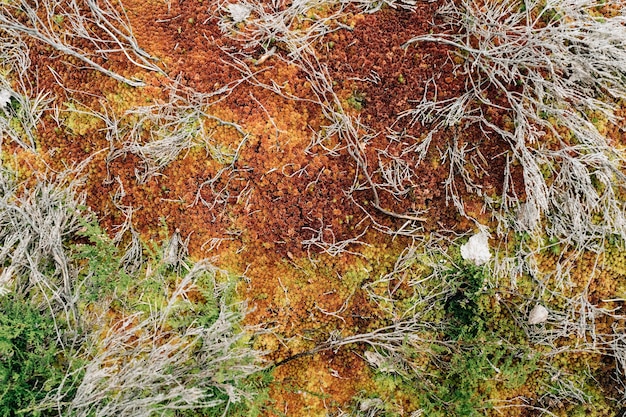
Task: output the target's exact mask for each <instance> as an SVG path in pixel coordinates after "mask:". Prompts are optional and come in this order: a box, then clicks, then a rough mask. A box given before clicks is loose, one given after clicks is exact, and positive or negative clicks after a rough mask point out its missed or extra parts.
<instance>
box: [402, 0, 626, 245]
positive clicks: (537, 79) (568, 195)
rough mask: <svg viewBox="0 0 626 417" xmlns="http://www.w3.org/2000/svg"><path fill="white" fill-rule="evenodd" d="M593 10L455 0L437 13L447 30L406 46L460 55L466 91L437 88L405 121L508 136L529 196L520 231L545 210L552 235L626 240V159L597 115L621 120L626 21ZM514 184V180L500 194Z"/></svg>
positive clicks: (584, 241)
mask: <svg viewBox="0 0 626 417" xmlns="http://www.w3.org/2000/svg"><path fill="white" fill-rule="evenodd" d="M604 4H605V5H606V6H607V7H609V8H610V7H616V8H618V10H619V8H620V7H621V6H620V4H619V3H610V2H609V3H604ZM596 6H598V3H597V2H595V1H593V0H548V1H531V2H525V3H524V5H523V7H522V5H521V4H520V3H518V2H516V1H504V2H501V1H487V2H486V3H485V2H478V1H473V0H464V1H461V2H450V3H447V4H446V5H445V6H444V7H442V8H441V10H440V12H439V13H440V15H441V16H442V18H443V19H444V21H445V28H447V29H448V30H449V31H448V32H445V33H436V34H429V35H423V36H418V37H415V38H413V39H411V40H410V41H409V42H407V44H406V45H405V47H406V46H409V45H411V44H414V43H416V42H436V43H442V44H445V45H449V46H452V47H454V48H456V49H457V51H458V55H459V57H460V59H462V60H463V64H461V65H460V67H461V68H459V69H457V71H463V72H464V73H466V74H467V75H468V76H469V78H468V82H467V85H466V87H467V92H466V93H465V94H463V95H461V96H460V97H457V98H452V99H447V100H438V99H437V94H436V93H435V92H434V91H435V90H433V88H432V86H431V92H430V93H429V94H426V95H424V97H423V98H422V100H421V101H420V102H418V104H417V105H416V106H415V108H414V109H412V110H409V111H407V112H405V113H404V114H403V115H402V117H408V118H411V120H412V121H413V122H414V123H421V124H424V125H427V124H428V125H431V127H433V128H434V129H446V128H449V127H452V126H460V125H463V124H465V123H469V124H474V123H476V124H479V125H480V126H481V128H482V129H483V131H484V132H485V134H486V135H494V134H495V135H499V136H500V137H502V138H503V139H504V140H506V141H507V142H508V144H509V145H510V149H511V151H510V152H511V155H512V156H513V157H514V159H516V160H517V161H519V163H520V164H521V166H522V168H523V171H524V181H525V189H526V201H525V202H524V203H523V204H519V205H516V206H517V207H516V208H517V209H518V210H519V212H520V216H519V218H518V221H516V225H517V227H519V228H520V229H521V230H524V231H535V230H537V228H538V226H539V224H540V220H541V219H542V218H543V216H546V218H547V220H548V223H549V227H550V232H554V233H557V234H559V235H561V236H568V239H569V240H570V242H572V243H575V244H579V245H583V246H585V245H588V244H589V242H590V241H592V240H594V239H597V238H598V237H602V236H605V235H606V234H608V233H617V234H619V235H621V236H626V228H625V226H624V225H625V224H626V217H625V215H624V206H623V203H622V202H620V201H619V199H618V198H617V197H616V193H617V192H618V189H620V188H622V186H623V183H624V174H623V173H622V168H623V157H622V156H621V155H620V154H619V153H618V152H617V151H616V150H615V149H614V148H613V147H612V146H611V144H610V140H609V139H607V138H606V137H605V136H604V135H603V133H601V131H600V130H599V129H598V127H597V121H596V120H594V118H599V119H600V121H602V122H608V123H613V122H616V117H615V115H614V109H615V105H614V103H616V102H617V101H618V100H620V99H624V98H625V97H626V82H625V80H624V74H625V73H626V64H624V63H626V48H625V47H624V43H623V39H624V38H625V36H626V26H625V25H624V23H625V17H624V14H623V13H621V14H616V15H613V16H599V15H598V14H597V13H595V12H594V11H593V8H594V7H596ZM494 91H495V92H497V93H496V94H497V95H498V96H499V98H498V101H497V102H496V101H495V99H494V98H493V96H492V94H490V93H491V92H494ZM487 107H493V108H496V109H498V110H501V111H504V112H505V113H506V114H508V115H510V117H511V120H512V122H511V126H510V127H503V126H497V125H495V124H493V123H491V122H489V121H488V118H487V117H486V115H485V114H484V109H485V108H487ZM594 123H596V124H594ZM546 139H550V141H552V142H553V143H556V148H554V147H551V146H549V145H548V143H547V142H546ZM457 153H458V152H457ZM458 156H459V157H462V156H463V155H460V154H459V155H458ZM466 163H469V161H466ZM546 167H548V170H549V172H546ZM511 184H512V181H510V179H507V181H506V185H507V186H508V187H509V188H507V189H505V190H504V192H503V197H502V198H505V196H507V194H508V193H510V192H511V188H510V185H511ZM507 197H508V198H509V199H510V196H507ZM594 216H600V217H601V219H602V220H601V221H594V220H593V218H594Z"/></svg>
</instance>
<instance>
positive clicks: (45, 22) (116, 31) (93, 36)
mask: <svg viewBox="0 0 626 417" xmlns="http://www.w3.org/2000/svg"><path fill="white" fill-rule="evenodd" d="M123 10H124V8H123V6H122V5H121V4H114V3H111V2H109V1H108V0H101V1H97V0H87V1H85V2H78V1H75V0H69V1H65V0H43V1H39V0H35V1H34V2H30V1H27V0H20V1H17V2H4V3H2V4H1V5H0V29H1V30H3V31H5V33H9V34H19V35H22V36H27V37H31V38H34V39H36V40H38V41H40V42H42V43H44V44H46V45H49V46H51V47H52V48H54V49H56V50H57V51H59V52H60V53H61V54H64V55H68V56H71V57H73V58H76V59H78V60H79V61H81V62H83V63H84V64H86V65H87V66H88V67H91V68H93V69H95V70H97V71H99V72H102V73H103V74H105V75H107V76H109V77H111V78H114V79H115V80H118V81H120V82H123V83H126V84H128V85H130V86H135V87H138V86H142V85H144V84H143V82H142V81H139V80H136V79H130V78H127V77H125V76H123V75H121V74H119V73H116V72H114V71H112V70H110V69H107V68H105V67H103V66H102V65H100V64H99V63H98V62H97V61H98V60H99V58H100V57H103V58H105V60H106V59H108V55H110V54H111V53H116V52H120V53H122V54H124V56H125V57H126V59H128V61H129V62H130V63H132V64H133V65H135V66H137V67H138V68H141V69H145V70H149V71H156V72H160V73H162V70H161V69H160V68H159V67H158V66H157V65H156V64H155V63H154V58H152V57H151V56H150V55H149V54H147V53H146V52H145V51H143V50H142V49H141V48H140V47H139V45H138V44H137V41H136V39H135V37H134V35H133V31H132V28H131V27H130V24H129V22H128V19H127V17H126V15H125V14H124V11H123ZM81 43H87V44H88V45H89V46H90V47H89V48H86V47H84V46H82V45H80V44H81ZM79 45H80V46H79Z"/></svg>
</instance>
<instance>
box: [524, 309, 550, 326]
mask: <svg viewBox="0 0 626 417" xmlns="http://www.w3.org/2000/svg"><path fill="white" fill-rule="evenodd" d="M546 320H548V309H547V308H545V307H544V306H542V305H541V304H537V305H535V307H533V309H532V310H530V313H529V314H528V324H540V323H543V322H545V321H546Z"/></svg>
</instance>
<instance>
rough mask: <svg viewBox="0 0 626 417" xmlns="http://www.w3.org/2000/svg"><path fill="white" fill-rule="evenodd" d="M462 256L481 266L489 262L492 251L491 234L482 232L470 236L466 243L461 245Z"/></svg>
mask: <svg viewBox="0 0 626 417" xmlns="http://www.w3.org/2000/svg"><path fill="white" fill-rule="evenodd" d="M461 257H463V259H465V260H466V261H472V262H474V264H475V265H477V266H480V265H482V264H484V263H487V262H489V259H491V252H489V234H488V233H486V232H480V233H477V234H475V235H474V236H472V237H470V238H469V240H468V241H467V243H466V244H464V245H462V246H461Z"/></svg>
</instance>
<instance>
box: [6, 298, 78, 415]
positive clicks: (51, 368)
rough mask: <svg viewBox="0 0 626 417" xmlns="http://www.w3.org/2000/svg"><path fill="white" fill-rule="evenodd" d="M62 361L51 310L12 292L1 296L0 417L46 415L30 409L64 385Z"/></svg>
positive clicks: (67, 384) (68, 384)
mask: <svg viewBox="0 0 626 417" xmlns="http://www.w3.org/2000/svg"><path fill="white" fill-rule="evenodd" d="M62 363H63V361H62V350H61V349H60V348H59V345H58V342H57V329H56V327H55V323H54V320H53V318H52V317H51V316H49V315H48V314H47V311H46V312H44V313H42V312H40V311H39V310H37V309H35V308H34V307H32V306H31V305H29V304H28V303H26V302H24V301H23V300H21V299H19V298H17V297H14V296H12V295H6V296H3V297H0V416H1V417H13V416H20V415H29V416H38V415H45V414H41V413H38V412H35V411H32V410H30V411H27V410H28V409H29V407H33V406H36V405H38V403H39V402H40V401H41V400H42V399H43V398H44V397H45V396H46V394H47V393H48V392H50V391H52V390H54V389H56V388H57V387H58V386H59V385H60V382H61V381H62V380H63V378H64V377H65V375H66V370H65V369H63V366H62ZM65 386H66V387H71V386H72V384H70V383H67V382H66V384H65Z"/></svg>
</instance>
